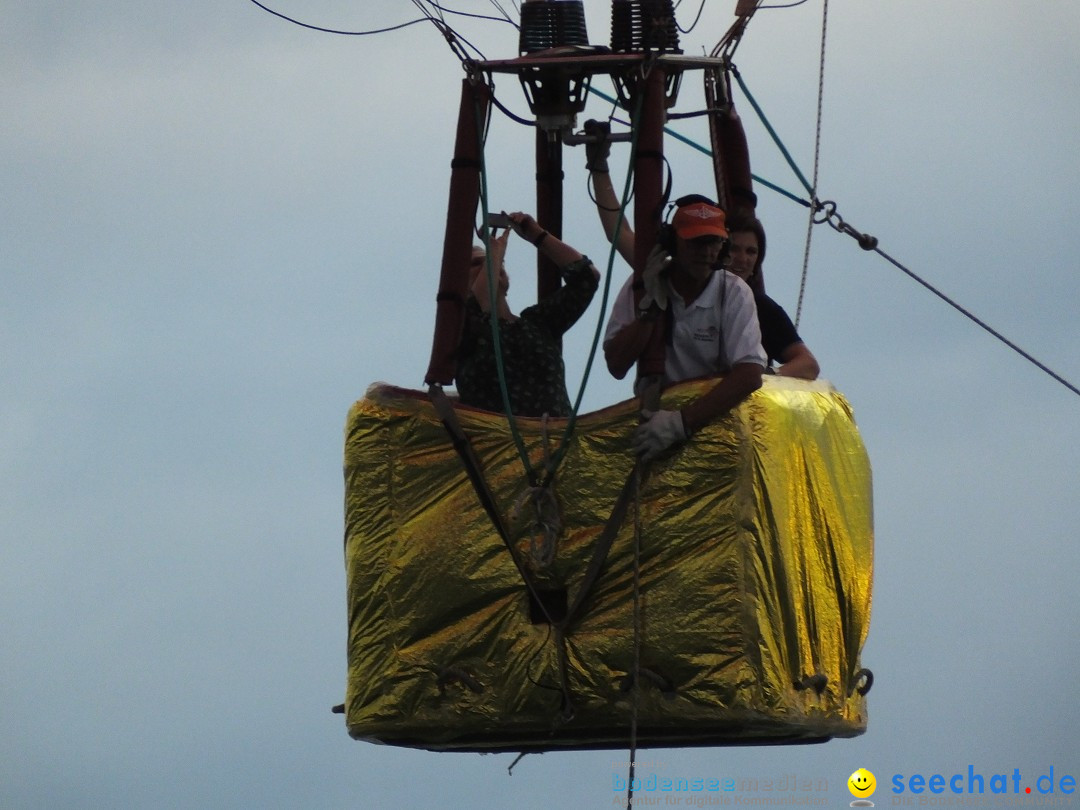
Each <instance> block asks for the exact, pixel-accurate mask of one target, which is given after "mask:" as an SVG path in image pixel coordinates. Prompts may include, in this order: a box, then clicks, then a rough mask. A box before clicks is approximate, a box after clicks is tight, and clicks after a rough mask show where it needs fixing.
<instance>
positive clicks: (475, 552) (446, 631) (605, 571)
mask: <svg viewBox="0 0 1080 810" xmlns="http://www.w3.org/2000/svg"><path fill="white" fill-rule="evenodd" d="M711 384H712V383H710V382H709V381H695V382H689V383H683V384H681V385H678V386H675V387H674V388H672V389H669V390H668V391H666V392H665V393H664V407H679V405H680V404H682V403H685V402H687V401H689V400H690V399H692V398H693V397H696V396H699V395H700V394H701V393H702V392H703V391H705V390H707V388H708V386H710V385H711ZM636 408H637V406H636V403H635V402H634V401H627V402H623V403H619V404H617V405H614V406H611V407H609V408H606V409H604V410H602V411H598V412H595V413H590V414H587V415H583V416H581V417H580V418H579V419H578V420H577V423H576V428H575V431H574V434H573V438H572V440H571V442H570V444H569V446H568V448H567V452H566V455H565V458H564V459H563V460H562V462H561V464H560V466H559V468H558V473H557V476H556V477H555V482H554V484H553V486H552V488H551V491H552V492H553V494H554V501H552V500H551V499H550V498H549V499H547V501H546V506H545V507H544V508H538V507H536V499H535V498H534V497H533V496H534V495H536V493H535V492H532V491H530V486H529V482H528V479H527V476H526V474H525V472H524V464H523V462H522V460H521V457H520V454H519V450H518V447H517V446H516V444H515V442H514V438H513V435H512V433H511V430H510V427H509V425H508V422H507V420H506V418H505V417H504V416H503V415H502V414H496V413H490V412H486V411H480V410H477V409H473V408H468V407H464V406H460V405H458V406H456V408H455V410H456V413H457V417H458V420H459V421H460V425H461V427H462V429H463V430H464V433H465V434H466V435H467V436H468V437H469V439H470V441H471V443H472V445H473V447H474V449H475V451H476V454H477V456H478V457H479V459H480V463H481V465H482V467H483V475H484V478H485V479H486V481H487V483H488V485H489V487H490V491H491V493H492V495H493V497H494V500H495V502H496V504H497V505H498V509H499V511H500V512H501V514H502V515H503V516H504V517H505V522H506V525H507V526H508V527H509V530H508V534H509V537H510V540H511V541H512V542H513V544H514V547H515V548H516V549H517V550H518V552H519V555H520V557H521V558H522V559H523V560H524V562H525V564H526V567H527V568H528V570H529V572H530V574H531V576H532V578H533V580H534V584H535V585H536V586H537V588H536V590H537V592H536V593H533V592H530V590H529V589H528V588H527V587H526V586H525V583H524V581H523V579H522V576H521V575H520V573H519V571H518V569H517V567H515V564H514V562H513V559H512V557H511V554H510V553H509V551H508V549H507V546H506V545H505V544H504V542H503V540H502V539H501V538H500V536H499V534H498V532H497V531H496V529H495V528H494V526H493V523H492V521H491V519H490V518H489V517H488V515H487V514H486V513H485V511H484V509H483V508H482V507H481V505H480V500H479V498H478V496H477V493H476V491H475V490H474V488H473V485H472V484H471V483H470V480H469V478H468V476H467V474H466V468H465V466H464V465H463V462H462V460H461V459H460V458H459V456H458V454H457V452H456V451H455V449H454V446H453V444H452V441H451V438H450V436H449V434H448V433H447V430H446V429H445V427H444V425H443V423H442V421H441V420H440V418H439V416H438V414H437V413H436V410H435V408H434V407H433V405H432V404H431V402H430V401H429V399H428V397H427V396H426V395H425V394H423V393H421V392H417V391H408V390H404V389H399V388H394V387H391V386H386V385H374V386H372V387H371V388H370V389H369V391H368V392H367V394H366V395H365V397H364V399H362V400H360V401H359V402H357V403H356V404H355V405H354V406H353V408H352V409H351V411H350V413H349V416H348V423H347V426H346V444H345V566H346V576H347V590H348V683H347V689H346V702H345V714H346V724H347V727H348V730H349V733H350V734H351V735H352V736H353V737H355V738H357V739H363V740H369V741H373V742H380V743H387V744H393V745H404V746H412V747H418V748H426V749H432V750H462V751H500V750H507V751H542V750H558V749H575V748H623V747H626V746H627V745H628V744H629V741H630V735H631V731H630V729H631V717H632V715H633V714H634V713H635V712H636V729H637V730H636V743H637V745H638V746H641V747H647V746H691V745H720V744H754V743H789V742H816V741H821V740H824V739H828V738H830V737H833V736H841V737H850V736H855V735H858V734H861V733H862V732H863V731H864V730H865V728H866V720H867V717H866V703H865V697H864V694H863V693H864V692H865V691H866V690H867V689H868V688H869V685H870V682H871V678H872V676H871V675H869V673H868V672H867V671H866V670H863V669H862V668H861V664H860V660H859V656H860V651H861V649H862V646H863V643H864V641H865V639H866V634H867V630H868V627H869V620H870V599H871V578H872V570H873V515H872V502H871V476H870V466H869V461H868V458H867V455H866V451H865V449H864V447H863V444H862V441H861V439H860V437H859V434H858V431H857V429H856V427H855V423H854V420H853V418H852V413H851V408H850V406H849V405H848V403H847V401H846V400H845V399H844V397H843V396H842V395H841V394H840V393H838V392H837V391H836V390H835V389H834V388H833V387H832V386H831V385H829V383H827V382H824V381H818V382H805V381H801V380H789V379H785V378H780V377H766V378H765V381H764V384H763V386H762V388H761V389H760V390H758V391H757V392H756V393H754V394H753V395H752V396H751V397H750V398H749V399H748V400H746V401H745V402H743V403H742V404H741V405H740V406H739V407H738V408H737V409H736V410H735V411H734V412H732V413H731V414H729V415H728V416H727V417H725V418H724V419H721V420H719V421H717V422H716V423H715V424H713V425H710V426H708V427H707V428H705V429H703V430H701V431H700V432H699V433H698V434H696V435H695V436H694V437H693V439H692V440H691V441H689V442H688V443H686V444H685V445H684V446H683V447H681V448H680V449H678V450H676V451H674V452H672V453H670V454H669V455H667V456H666V457H664V458H661V459H659V460H657V461H655V462H653V463H652V464H651V465H650V467H649V469H648V471H647V474H646V475H644V476H643V478H642V480H641V482H640V484H639V485H637V486H634V485H630V490H629V491H630V492H632V493H634V494H635V497H633V498H632V501H631V504H630V506H629V508H628V509H627V512H626V516H625V519H624V520H622V521H621V524H620V526H619V529H618V534H617V535H615V536H614V540H613V542H612V544H611V547H610V551H609V553H608V554H607V555H606V557H604V558H603V567H602V568H601V569H600V572H599V575H598V577H597V578H596V579H595V583H594V584H593V586H592V587H590V588H589V589H588V593H587V595H586V597H585V600H584V602H583V603H582V605H581V610H580V611H579V612H578V613H577V615H576V618H574V620H573V621H571V622H570V624H569V626H567V627H566V628H565V632H560V631H559V630H558V628H553V626H552V623H551V621H549V619H550V620H552V621H556V622H557V620H558V612H559V611H560V610H564V609H565V605H566V602H567V600H568V598H569V600H570V601H573V598H574V596H575V594H576V593H578V591H579V589H580V588H581V586H582V583H583V582H584V581H585V580H586V571H587V569H588V567H589V564H590V561H591V560H592V559H593V557H594V551H595V548H596V546H597V541H598V538H599V537H600V536H601V534H602V532H603V529H604V527H605V524H606V523H607V522H608V520H609V517H610V515H611V513H612V509H613V506H614V504H615V502H616V500H617V499H618V497H619V494H620V492H622V491H623V489H624V485H627V481H628V477H629V476H630V475H631V471H632V469H633V467H634V458H633V455H632V453H631V450H630V441H629V437H630V434H631V433H632V431H633V429H634V427H635V425H636V424H637V421H638V414H637V409H636ZM516 421H517V425H518V429H519V431H520V434H521V437H522V440H523V444H524V447H525V450H526V452H527V453H528V456H529V458H530V459H531V461H532V463H533V464H534V465H537V466H538V467H539V466H542V464H543V461H544V459H545V454H550V453H553V452H554V451H555V449H556V448H557V447H558V444H559V441H560V439H561V437H562V434H563V430H564V428H565V426H566V420H550V421H544V420H540V419H526V418H521V419H518V420H516ZM541 500H543V499H541ZM635 549H638V551H637V554H636V556H637V559H638V566H637V573H636V574H635ZM541 603H542V604H543V607H541ZM545 610H547V614H545V612H544V611H545ZM635 638H636V639H637V642H636V643H635ZM635 660H637V661H638V662H639V663H638V666H637V667H636V668H635V665H634V661H635ZM635 669H636V671H637V672H638V673H639V677H638V678H637V688H636V689H635V688H634V687H633V683H634V679H633V677H632V676H631V673H633V672H634V671H635Z"/></svg>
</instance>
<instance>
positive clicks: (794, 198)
mask: <svg viewBox="0 0 1080 810" xmlns="http://www.w3.org/2000/svg"><path fill="white" fill-rule="evenodd" d="M589 92H590V93H592V94H593V95H596V96H599V97H600V98H602V99H603V100H604V101H610V102H612V103H618V102H616V100H615V99H614V98H613V97H612V96H609V95H608V94H607V93H605V92H603V91H602V90H597V89H596V88H595V87H593V86H592V85H590V86H589ZM669 117H670V116H669ZM664 133H665V134H666V135H670V136H671V137H672V138H674V139H675V140H677V141H680V142H681V143H684V144H686V145H687V146H689V147H690V148H692V149H696V150H697V151H698V152H701V153H702V154H703V155H708V156H709V158H710V159H712V157H713V153H712V150H711V149H709V148H708V147H705V146H702V145H701V144H699V143H697V142H696V141H692V140H691V139H690V138H687V137H686V136H685V135H683V134H682V133H680V132H676V131H675V130H673V129H672V128H671V127H664ZM750 176H751V177H752V178H753V179H754V182H756V183H760V184H761V185H763V186H765V187H766V188H767V189H769V190H770V191H775V192H776V193H777V194H780V195H782V196H784V197H787V198H788V199H789V200H791V201H792V202H796V203H798V204H799V205H802V206H804V207H806V208H813V204H812V203H811V202H810V201H809V200H805V199H803V198H802V197H799V196H798V195H796V194H793V193H792V192H790V191H788V190H787V189H784V188H781V187H780V186H778V185H776V184H775V183H772V182H770V181H769V180H766V179H765V178H764V177H760V176H758V175H756V174H751V175H750Z"/></svg>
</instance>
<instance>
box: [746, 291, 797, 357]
mask: <svg viewBox="0 0 1080 810" xmlns="http://www.w3.org/2000/svg"><path fill="white" fill-rule="evenodd" d="M754 303H756V304H757V316H758V323H759V324H760V325H761V346H762V348H764V349H765V354H767V355H768V356H769V363H770V364H772V363H775V364H776V365H778V366H779V365H782V364H783V362H784V360H783V355H784V349H786V348H787V347H788V346H790V345H791V344H793V343H802V342H803V341H802V338H801V337H799V333H798V332H796V331H795V324H793V323H792V322H791V318H789V317H788V314H787V313H786V312H784V308H783V307H782V306H780V305H779V304H778V303H776V302H775V301H773V300H772V299H771V298H769V296H767V295H766V294H765V293H763V292H755V293H754Z"/></svg>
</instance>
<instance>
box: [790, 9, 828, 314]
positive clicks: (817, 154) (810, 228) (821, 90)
mask: <svg viewBox="0 0 1080 810" xmlns="http://www.w3.org/2000/svg"><path fill="white" fill-rule="evenodd" d="M828 30H829V0H825V2H824V5H823V8H822V12H821V55H820V57H819V61H818V89H817V126H816V129H815V132H814V174H813V181H812V183H811V188H810V198H811V199H814V200H816V199H817V188H818V166H819V162H820V160H821V108H822V99H823V98H824V97H825V37H826V34H827V33H828ZM814 213H815V212H814V209H813V208H811V209H810V216H808V217H807V218H806V245H805V247H804V248H803V264H802V278H801V279H800V281H799V300H798V303H797V304H796V305H795V329H796V330H797V329H798V328H799V320H800V319H801V318H802V305H803V298H805V296H806V279H807V276H808V275H809V274H810V242H811V240H812V239H813V234H814Z"/></svg>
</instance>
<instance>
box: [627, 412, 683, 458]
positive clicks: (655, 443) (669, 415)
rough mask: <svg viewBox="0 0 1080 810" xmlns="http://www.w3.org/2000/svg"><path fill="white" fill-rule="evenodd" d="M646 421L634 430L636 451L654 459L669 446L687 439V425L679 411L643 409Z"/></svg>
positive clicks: (642, 455)
mask: <svg viewBox="0 0 1080 810" xmlns="http://www.w3.org/2000/svg"><path fill="white" fill-rule="evenodd" d="M642 416H644V417H645V419H646V421H645V422H642V423H641V424H640V425H639V426H638V428H637V430H635V431H634V438H633V444H634V452H635V453H637V454H638V455H639V456H641V460H642V461H652V460H653V459H654V458H656V457H657V456H658V455H660V454H661V453H663V452H664V451H665V450H667V449H668V448H669V447H673V446H674V445H676V444H679V443H680V442H684V441H686V426H685V425H684V424H683V417H682V414H681V413H679V411H657V412H656V413H651V412H649V411H642Z"/></svg>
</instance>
